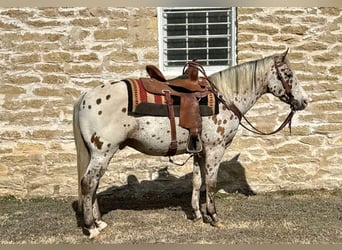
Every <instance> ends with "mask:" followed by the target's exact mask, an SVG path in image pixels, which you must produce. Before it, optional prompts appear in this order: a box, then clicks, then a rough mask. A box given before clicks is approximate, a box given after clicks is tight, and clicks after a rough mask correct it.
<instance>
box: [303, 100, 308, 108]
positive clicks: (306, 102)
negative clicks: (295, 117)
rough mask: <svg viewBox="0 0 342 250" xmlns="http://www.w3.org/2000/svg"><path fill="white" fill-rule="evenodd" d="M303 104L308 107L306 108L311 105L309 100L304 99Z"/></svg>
mask: <svg viewBox="0 0 342 250" xmlns="http://www.w3.org/2000/svg"><path fill="white" fill-rule="evenodd" d="M303 104H304V106H305V107H306V106H307V105H308V104H309V100H308V99H304V100H303Z"/></svg>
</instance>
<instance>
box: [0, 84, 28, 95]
mask: <svg viewBox="0 0 342 250" xmlns="http://www.w3.org/2000/svg"><path fill="white" fill-rule="evenodd" d="M23 93H26V90H25V89H24V88H22V87H17V86H13V85H7V84H6V85H5V84H2V86H1V88H0V94H6V95H20V94H23Z"/></svg>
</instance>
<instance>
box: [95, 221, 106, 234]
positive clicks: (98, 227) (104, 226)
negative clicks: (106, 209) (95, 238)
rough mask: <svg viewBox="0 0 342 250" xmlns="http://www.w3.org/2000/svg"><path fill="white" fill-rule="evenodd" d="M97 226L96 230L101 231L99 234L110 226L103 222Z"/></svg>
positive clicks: (97, 223) (98, 222)
mask: <svg viewBox="0 0 342 250" xmlns="http://www.w3.org/2000/svg"><path fill="white" fill-rule="evenodd" d="M95 224H96V228H97V230H99V232H100V231H102V230H103V229H105V228H106V227H107V226H108V224H107V223H106V222H104V221H102V220H98V221H96V222H95Z"/></svg>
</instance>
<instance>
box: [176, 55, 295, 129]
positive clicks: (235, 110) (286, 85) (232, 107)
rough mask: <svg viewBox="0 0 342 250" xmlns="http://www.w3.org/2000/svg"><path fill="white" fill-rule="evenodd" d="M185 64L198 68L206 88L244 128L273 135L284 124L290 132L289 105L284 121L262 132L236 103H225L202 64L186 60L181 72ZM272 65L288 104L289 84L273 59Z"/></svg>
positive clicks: (291, 115) (289, 99) (290, 115)
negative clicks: (272, 128) (206, 85)
mask: <svg viewBox="0 0 342 250" xmlns="http://www.w3.org/2000/svg"><path fill="white" fill-rule="evenodd" d="M187 65H191V66H193V67H196V68H197V69H198V71H199V72H201V73H202V74H203V76H204V78H205V79H206V80H207V81H208V82H209V84H210V87H209V88H208V90H209V91H211V92H212V93H213V94H214V95H215V96H216V97H217V99H218V100H219V101H220V102H221V103H222V104H223V105H224V106H225V107H226V108H227V109H229V110H231V111H232V112H233V113H234V114H235V115H236V116H237V117H238V118H239V124H240V125H241V126H242V127H243V128H245V129H246V130H248V131H250V132H252V133H254V134H258V135H273V134H276V133H278V132H279V131H281V130H282V129H283V128H285V127H286V125H288V126H289V130H290V134H291V122H292V118H293V115H294V114H295V112H296V111H295V110H294V109H293V108H292V107H291V111H290V113H289V114H288V116H287V117H286V118H285V120H284V122H283V123H282V124H281V125H280V126H279V127H278V128H277V129H276V130H274V131H272V132H268V133H267V132H263V131H260V130H259V129H257V128H256V127H255V126H253V125H252V123H251V122H250V121H249V120H248V119H247V118H246V117H245V115H244V114H242V113H241V111H240V110H239V108H238V107H236V105H235V104H234V103H233V102H231V103H227V102H226V101H225V100H224V98H223V96H222V95H221V94H219V91H218V89H217V87H216V86H215V84H214V83H213V82H211V81H210V80H209V78H208V76H207V74H206V73H205V70H204V68H203V66H202V65H200V64H199V63H197V62H196V61H195V60H193V61H191V62H188V63H187V64H186V65H185V66H184V68H183V72H184V71H185V67H186V66H187ZM274 66H275V69H276V71H277V75H278V78H279V80H280V81H281V83H282V85H283V87H284V89H285V96H286V99H287V102H288V103H289V104H290V101H291V100H292V98H293V96H292V93H291V86H290V85H289V83H288V81H285V80H284V78H283V77H282V75H281V73H280V70H279V66H278V64H277V62H276V61H275V60H274ZM242 118H243V119H244V120H245V121H246V122H247V124H248V125H249V126H250V127H251V128H249V127H247V126H246V125H244V124H243V123H242V122H241V120H242Z"/></svg>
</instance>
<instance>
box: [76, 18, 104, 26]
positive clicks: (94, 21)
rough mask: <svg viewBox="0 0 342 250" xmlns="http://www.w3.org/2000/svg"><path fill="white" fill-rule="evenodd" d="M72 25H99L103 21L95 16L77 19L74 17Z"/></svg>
mask: <svg viewBox="0 0 342 250" xmlns="http://www.w3.org/2000/svg"><path fill="white" fill-rule="evenodd" d="M70 24H71V25H74V26H81V27H84V28H86V27H97V26H99V25H101V21H100V19H99V18H97V17H93V18H77V19H73V20H72V21H71V22H70Z"/></svg>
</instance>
